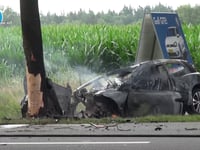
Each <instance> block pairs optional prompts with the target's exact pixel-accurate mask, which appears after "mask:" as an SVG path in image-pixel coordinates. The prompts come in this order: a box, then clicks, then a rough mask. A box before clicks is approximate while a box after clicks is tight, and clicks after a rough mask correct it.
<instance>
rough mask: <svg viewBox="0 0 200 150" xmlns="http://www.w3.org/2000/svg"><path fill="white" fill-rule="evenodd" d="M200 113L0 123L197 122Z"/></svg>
mask: <svg viewBox="0 0 200 150" xmlns="http://www.w3.org/2000/svg"><path fill="white" fill-rule="evenodd" d="M199 121H200V115H157V116H145V117H133V118H121V117H115V118H112V117H110V118H101V119H96V118H85V119H78V118H61V119H52V118H21V117H19V118H16V117H14V118H9V117H4V118H0V124H1V125H2V124H30V125H45V124H112V123H117V124H120V123H136V124H137V123H160V122H162V123H164V122H171V123H173V122H199Z"/></svg>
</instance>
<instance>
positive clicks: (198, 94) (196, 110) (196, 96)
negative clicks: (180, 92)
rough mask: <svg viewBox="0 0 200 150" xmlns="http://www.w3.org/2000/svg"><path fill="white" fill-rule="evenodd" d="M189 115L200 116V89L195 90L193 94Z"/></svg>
mask: <svg viewBox="0 0 200 150" xmlns="http://www.w3.org/2000/svg"><path fill="white" fill-rule="evenodd" d="M188 113H189V114H200V88H195V89H194V90H193V92H192V105H190V106H189V107H188Z"/></svg>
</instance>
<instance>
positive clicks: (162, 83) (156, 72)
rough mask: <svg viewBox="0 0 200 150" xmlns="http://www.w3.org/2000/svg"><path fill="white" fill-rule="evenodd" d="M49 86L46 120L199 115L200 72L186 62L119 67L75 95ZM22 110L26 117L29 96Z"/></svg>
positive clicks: (170, 60)
mask: <svg viewBox="0 0 200 150" xmlns="http://www.w3.org/2000/svg"><path fill="white" fill-rule="evenodd" d="M47 85H48V91H47V100H46V105H45V106H46V107H45V112H44V115H43V116H47V117H81V118H82V117H95V118H101V117H111V116H121V117H134V116H145V115H157V114H185V112H188V113H189V114H194V113H197V114H200V73H199V72H197V71H196V70H195V68H194V67H193V66H192V65H190V64H189V63H187V62H186V61H185V60H178V59H159V60H152V61H145V62H142V63H139V64H135V65H132V66H128V67H126V68H120V69H117V70H114V71H111V72H109V73H106V74H104V75H101V76H98V77H96V78H94V79H92V80H91V81H88V82H86V83H85V84H83V85H81V86H80V87H78V88H77V89H76V90H75V91H74V92H72V90H71V87H70V86H69V85H67V86H66V87H63V86H60V85H58V84H56V83H53V82H52V81H51V80H49V79H48V80H47ZM25 89H26V88H25ZM25 93H26V91H25ZM79 104H82V105H83V108H81V110H78V109H77V108H78V107H79ZM21 110H22V116H23V117H25V116H26V113H27V96H25V97H24V99H23V100H22V103H21ZM77 110H78V111H77Z"/></svg>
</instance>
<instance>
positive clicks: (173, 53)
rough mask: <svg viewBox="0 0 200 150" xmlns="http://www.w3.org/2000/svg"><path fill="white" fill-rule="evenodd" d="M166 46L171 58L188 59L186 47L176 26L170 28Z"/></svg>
mask: <svg viewBox="0 0 200 150" xmlns="http://www.w3.org/2000/svg"><path fill="white" fill-rule="evenodd" d="M165 46H166V49H167V53H168V54H169V57H170V58H175V59H186V57H187V55H186V47H185V43H184V39H183V37H182V36H181V35H180V34H179V32H178V29H177V27H176V26H171V27H168V30H167V36H166V39H165Z"/></svg>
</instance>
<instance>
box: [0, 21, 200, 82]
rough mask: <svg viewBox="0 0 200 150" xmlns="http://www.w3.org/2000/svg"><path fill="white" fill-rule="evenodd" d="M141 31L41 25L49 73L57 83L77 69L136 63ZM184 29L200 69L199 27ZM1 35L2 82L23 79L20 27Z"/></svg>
mask: <svg viewBox="0 0 200 150" xmlns="http://www.w3.org/2000/svg"><path fill="white" fill-rule="evenodd" d="M140 29H141V24H134V25H127V26H119V25H116V26H111V25H75V24H71V25H47V26H42V36H43V49H44V57H45V58H44V59H45V65H46V66H45V68H46V72H47V74H48V75H49V76H50V77H52V78H55V80H56V78H57V77H58V78H60V76H62V74H65V75H66V74H67V73H68V74H69V75H70V73H69V69H76V68H77V67H78V68H80V67H82V68H83V67H85V68H87V69H89V70H91V73H90V74H92V72H96V73H101V72H105V71H107V70H110V69H115V68H119V67H121V66H126V65H128V64H133V63H134V60H135V54H136V51H137V48H138V43H139V36H140ZM183 30H184V33H185V36H186V40H187V43H188V47H189V49H190V52H191V54H192V58H193V61H194V63H195V66H196V67H197V69H200V45H199V41H200V32H199V31H200V26H199V25H197V26H193V25H183ZM0 36H1V38H0V76H1V82H2V80H3V81H5V80H9V79H10V78H12V77H16V76H23V75H24V66H25V65H24V63H25V59H24V54H23V47H22V37H21V27H7V28H5V27H1V28H0ZM73 76H74V75H71V77H73ZM71 77H70V78H71Z"/></svg>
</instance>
